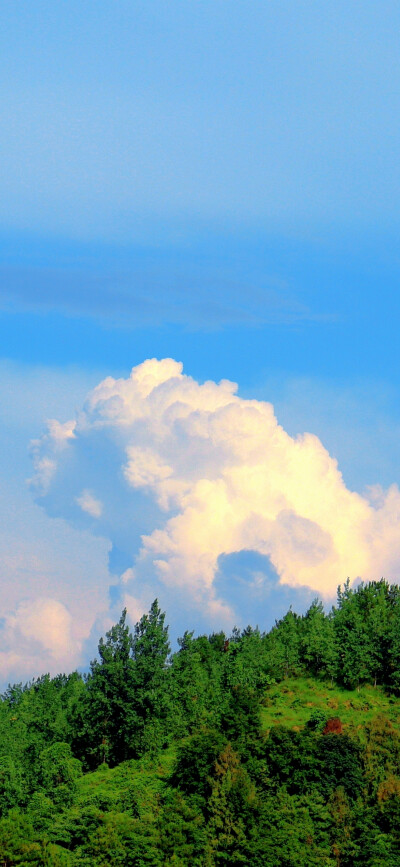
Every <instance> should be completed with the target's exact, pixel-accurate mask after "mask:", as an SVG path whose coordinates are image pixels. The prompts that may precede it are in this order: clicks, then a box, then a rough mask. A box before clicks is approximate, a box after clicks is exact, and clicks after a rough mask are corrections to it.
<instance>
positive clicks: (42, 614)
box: [0, 597, 81, 678]
mask: <svg viewBox="0 0 400 867" xmlns="http://www.w3.org/2000/svg"><path fill="white" fill-rule="evenodd" d="M0 636H1V648H2V649H1V651H0V675H1V677H4V678H6V677H7V678H10V676H11V675H12V674H15V673H17V674H18V675H19V676H22V675H24V676H25V677H27V678H30V677H32V676H34V675H39V674H43V673H44V672H49V673H50V674H52V675H54V674H56V673H58V672H59V671H63V670H69V669H70V668H71V667H73V666H74V665H76V664H77V663H78V662H79V661H80V653H81V643H80V641H79V640H78V638H77V637H76V635H75V634H74V624H73V620H72V617H71V614H70V613H69V611H68V610H67V608H66V607H65V605H63V604H62V603H61V602H59V601H58V600H56V599H51V598H47V597H39V598H36V599H29V600H24V601H22V602H20V603H19V605H18V606H17V608H16V609H15V611H13V612H11V613H9V614H8V615H7V616H6V617H5V618H4V620H3V622H2V625H1V628H0Z"/></svg>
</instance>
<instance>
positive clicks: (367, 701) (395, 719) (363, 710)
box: [261, 678, 400, 740]
mask: <svg viewBox="0 0 400 867" xmlns="http://www.w3.org/2000/svg"><path fill="white" fill-rule="evenodd" d="M316 710H319V711H323V713H324V714H326V716H327V717H339V718H340V720H341V722H342V725H343V730H344V732H346V733H347V734H349V735H352V734H355V733H357V734H358V736H359V737H360V739H361V740H362V739H363V731H364V730H365V726H366V725H367V724H368V723H370V722H371V721H372V719H373V718H374V717H376V716H377V715H378V714H383V715H384V716H386V717H387V718H388V719H390V721H391V723H392V724H393V725H394V727H395V728H396V729H397V730H398V731H400V699H398V698H394V697H392V696H388V695H387V694H385V693H384V692H383V690H382V689H381V688H380V687H376V688H374V687H373V686H363V687H361V688H360V690H347V689H340V688H339V687H338V686H335V685H331V684H330V683H326V682H322V681H318V680H313V679H311V678H290V679H288V680H285V681H283V682H282V683H280V684H277V685H276V686H273V687H271V688H270V690H269V691H268V693H267V695H266V698H265V706H264V707H263V708H262V711H261V713H262V726H263V729H264V731H268V730H269V729H270V728H271V727H272V726H274V725H283V726H286V727H287V728H291V729H300V728H302V727H303V726H304V725H305V724H306V722H307V720H309V718H310V716H311V715H312V713H313V712H314V711H316Z"/></svg>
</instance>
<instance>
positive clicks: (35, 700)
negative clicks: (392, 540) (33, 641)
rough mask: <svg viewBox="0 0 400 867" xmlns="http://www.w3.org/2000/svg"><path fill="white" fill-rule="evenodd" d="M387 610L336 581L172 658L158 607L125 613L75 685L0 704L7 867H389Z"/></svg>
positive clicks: (393, 811) (386, 596) (14, 692)
mask: <svg viewBox="0 0 400 867" xmlns="http://www.w3.org/2000/svg"><path fill="white" fill-rule="evenodd" d="M399 605H400V603H399V593H398V590H397V588H392V587H389V586H388V585H387V584H385V582H376V583H374V584H370V585H365V586H364V585H361V586H360V587H359V588H358V589H357V591H351V590H350V589H349V587H347V588H345V590H344V591H339V596H338V607H337V608H335V609H333V610H332V611H331V612H330V613H329V614H325V612H324V611H323V608H322V606H321V604H320V603H318V602H315V603H313V605H312V606H311V607H310V609H309V611H308V612H307V613H306V614H305V615H304V616H301V617H300V616H298V615H296V614H294V613H293V612H292V611H289V612H288V613H287V615H286V616H285V617H284V618H283V619H282V620H281V621H279V622H278V623H277V624H276V626H275V627H274V628H273V630H271V632H270V633H267V634H262V633H260V632H259V630H257V629H252V628H250V627H248V628H247V629H245V630H243V631H242V632H239V630H234V631H233V633H232V635H231V636H229V637H227V636H225V635H224V633H222V632H221V633H213V634H212V635H210V636H199V637H197V638H195V637H193V635H192V633H189V632H186V633H185V634H184V636H183V637H182V639H181V640H180V642H179V650H178V651H177V652H176V653H174V654H173V655H172V656H171V655H170V651H169V642H168V629H167V627H166V626H165V615H164V614H163V613H162V612H161V611H160V609H159V607H158V603H157V601H155V602H154V603H153V606H152V607H151V610H150V612H149V614H148V615H145V616H144V617H143V618H142V619H141V621H140V622H139V623H138V624H136V626H135V629H134V632H133V634H132V633H131V632H130V629H129V627H128V625H127V623H126V612H123V614H122V616H121V619H120V621H119V623H118V624H116V625H115V626H114V627H113V628H112V629H111V630H110V631H109V632H108V633H107V635H106V637H105V639H100V642H99V656H98V659H96V660H94V661H93V663H92V664H91V669H90V672H89V673H88V675H87V677H86V678H82V677H81V676H80V675H79V674H77V673H76V672H75V673H73V674H71V675H68V676H66V675H60V676H58V677H56V678H50V677H49V676H48V675H45V676H43V677H42V678H39V679H38V680H35V681H33V682H31V683H29V684H26V685H25V686H23V685H21V684H17V685H14V686H10V687H9V688H8V690H7V691H6V693H5V694H4V695H3V697H2V701H1V702H0V814H1V816H0V854H1V858H2V861H3V864H5V865H7V867H11V865H17V864H18V865H28V864H29V865H56V867H57V865H70V867H80V865H93V867H106V865H107V867H114V865H127V867H145V865H152V867H161V865H162V867H192V865H193V867H218V865H226V864H232V865H254V867H265V865H268V867H320V865H326V867H398V864H399V863H400V830H399V829H400V696H399V695H398V687H397V684H398V682H399V674H400V672H399V667H398V665H397V653H398V650H397V648H398V644H397V642H398V634H399V633H398V630H397V624H398V622H399V619H398V618H399ZM379 625H380V628H379V630H378V626H379ZM352 684H353V686H352Z"/></svg>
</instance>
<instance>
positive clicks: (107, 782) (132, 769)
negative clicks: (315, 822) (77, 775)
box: [78, 678, 400, 818]
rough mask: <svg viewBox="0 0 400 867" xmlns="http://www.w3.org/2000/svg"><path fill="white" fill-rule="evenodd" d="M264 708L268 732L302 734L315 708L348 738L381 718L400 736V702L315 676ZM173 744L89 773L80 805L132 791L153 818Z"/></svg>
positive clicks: (291, 682) (286, 684)
mask: <svg viewBox="0 0 400 867" xmlns="http://www.w3.org/2000/svg"><path fill="white" fill-rule="evenodd" d="M264 702H265V703H264V706H263V707H262V709H261V721H262V728H263V730H264V732H266V733H267V732H268V731H269V730H270V729H271V728H272V726H274V725H283V726H286V727H287V728H290V729H294V730H296V729H297V730H299V729H301V728H302V727H303V726H304V725H305V724H306V722H307V721H308V720H309V718H310V716H311V715H312V713H313V712H314V711H316V710H321V711H323V712H324V713H325V714H326V716H327V718H329V717H339V718H340V720H341V722H342V725H343V730H344V732H346V733H347V734H349V735H350V736H351V735H353V734H357V735H358V736H359V737H360V739H361V740H363V732H364V730H365V726H366V725H367V724H368V723H370V722H371V721H372V719H373V718H374V717H376V716H378V715H379V714H384V716H386V717H387V718H388V719H390V721H391V722H392V724H393V725H394V727H395V728H396V729H397V730H398V731H399V732H400V699H398V698H393V697H391V696H388V695H387V694H385V693H384V692H383V690H382V689H381V688H380V687H376V688H374V687H372V686H364V687H361V688H360V690H359V691H357V690H353V691H352V690H344V689H340V688H339V687H337V686H332V685H331V684H330V683H327V682H322V681H317V680H313V679H312V678H290V679H288V680H285V681H283V682H282V683H280V684H277V685H276V686H272V687H270V689H269V690H268V692H267V693H266V696H265V700H264ZM175 755H176V748H175V746H171V747H169V748H168V749H167V750H164V751H163V752H162V753H161V754H160V755H159V756H158V757H157V759H156V760H154V759H150V758H144V759H141V760H139V761H129V762H123V763H122V764H121V765H119V766H118V767H116V768H108V767H107V766H104V767H103V766H101V767H100V768H98V769H97V770H96V771H94V772H93V773H90V774H86V775H85V776H84V777H83V778H82V780H81V781H80V784H79V795H78V803H79V801H81V803H82V802H84V801H86V802H87V800H88V798H90V797H94V798H96V800H97V799H98V798H100V800H102V799H104V801H105V802H108V803H109V805H110V806H109V809H112V806H111V804H112V802H113V801H114V800H115V801H117V800H119V799H120V798H121V791H123V790H125V789H126V790H127V792H128V789H131V788H132V789H133V792H134V795H135V800H136V801H137V803H138V805H139V808H140V811H141V815H142V816H143V818H145V817H146V815H148V817H149V818H150V817H151V816H152V815H154V808H155V806H156V803H157V802H158V800H159V798H160V795H161V794H162V791H163V789H164V786H165V782H166V780H167V778H168V777H169V775H170V773H171V770H172V767H173V763H174V758H175Z"/></svg>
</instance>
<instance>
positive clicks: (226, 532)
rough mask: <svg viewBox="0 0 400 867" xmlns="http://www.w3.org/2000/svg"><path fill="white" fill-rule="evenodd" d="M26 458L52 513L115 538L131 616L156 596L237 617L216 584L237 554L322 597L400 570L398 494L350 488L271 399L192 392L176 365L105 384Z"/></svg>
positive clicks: (205, 388) (219, 386) (221, 387)
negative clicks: (282, 421) (289, 428)
mask: <svg viewBox="0 0 400 867" xmlns="http://www.w3.org/2000/svg"><path fill="white" fill-rule="evenodd" d="M34 462H35V475H34V478H33V482H32V485H33V487H34V490H35V491H36V495H37V497H38V499H39V500H40V501H41V502H42V503H43V505H44V506H45V508H46V509H47V510H48V512H49V513H50V514H57V515H60V516H62V517H64V518H67V519H68V520H71V521H72V522H74V523H76V524H77V525H79V526H81V525H82V522H84V521H85V520H88V521H89V519H90V517H92V518H93V517H95V518H96V532H98V533H99V534H101V535H103V536H105V537H107V538H109V539H110V540H111V543H112V545H113V551H114V554H115V555H116V554H117V553H118V556H119V555H121V556H120V561H121V562H124V568H123V569H120V572H122V573H123V576H122V580H121V582H120V594H121V595H120V598H121V599H125V601H126V602H127V604H129V607H130V608H131V609H132V610H135V611H141V610H142V609H143V607H146V604H147V603H148V600H149V598H150V596H151V593H152V592H153V591H154V589H156V590H157V588H158V589H160V588H161V592H160V596H161V597H162V598H165V599H167V598H168V599H172V600H175V603H176V602H179V605H180V606H181V607H182V606H183V607H184V606H186V605H192V606H198V607H199V608H201V610H202V612H203V613H206V614H207V615H209V616H210V617H211V616H215V617H216V618H222V619H225V620H229V619H232V618H235V617H236V619H240V610H239V609H240V605H238V604H237V600H236V599H235V600H234V603H233V601H232V599H233V597H232V599H231V598H230V593H229V581H226V580H225V581H224V582H223V588H224V590H223V594H222V593H221V582H219V581H218V576H219V574H220V565H221V562H222V559H223V557H226V556H227V555H232V554H235V553H238V552H243V551H248V552H256V553H257V554H259V555H261V556H262V557H263V558H266V560H267V561H268V563H269V564H271V567H272V568H273V570H274V572H275V573H276V575H277V576H278V577H279V582H280V584H281V585H286V586H291V587H293V588H297V589H299V588H301V587H305V588H311V589H312V590H313V591H317V592H319V593H320V594H323V595H326V596H330V595H332V594H333V593H334V592H335V589H336V587H337V585H338V584H339V583H341V582H342V581H344V580H345V578H346V577H347V576H349V577H350V578H351V579H356V578H357V577H360V576H361V577H362V578H364V579H369V578H377V577H380V576H381V575H382V574H384V575H385V577H387V578H388V579H396V578H397V575H398V566H399V564H400V542H399V537H398V522H399V517H400V493H399V490H398V488H397V486H395V485H393V486H391V487H390V488H389V489H388V490H387V491H383V490H381V489H374V490H371V491H370V492H369V493H368V495H363V496H362V495H361V494H359V493H356V492H354V491H351V490H349V489H348V488H347V487H346V485H345V483H344V480H343V478H342V475H341V473H340V470H339V468H338V466H337V462H336V460H335V459H334V458H333V457H331V455H330V454H329V453H328V451H327V450H326V449H325V448H324V446H323V444H322V443H321V441H320V440H319V439H318V438H317V437H316V436H314V435H312V434H311V433H304V434H302V435H300V436H296V437H291V436H289V434H288V433H287V432H286V431H285V430H284V429H283V428H282V427H281V426H280V425H279V423H278V421H277V419H276V417H275V414H274V410H273V407H272V405H271V404H270V403H267V402H264V401H260V400H244V399H242V398H241V397H239V396H238V395H237V386H236V385H235V384H234V383H232V382H229V381H227V380H222V381H221V382H219V383H215V382H211V381H208V382H205V383H203V384H200V383H198V382H196V381H195V380H194V379H192V378H191V377H190V376H187V375H184V374H183V371H182V365H181V364H179V363H178V362H176V361H174V360H173V359H163V360H162V361H158V360H156V359H150V360H147V361H145V362H144V363H143V364H141V365H139V366H137V367H135V368H133V370H132V372H131V375H130V376H129V377H128V378H127V379H113V378H112V377H108V378H106V379H105V380H103V381H102V382H101V383H100V384H99V385H98V386H97V387H96V388H95V389H94V390H93V391H92V392H90V394H89V395H88V397H87V400H86V403H85V404H84V406H83V408H82V411H81V412H79V413H78V415H77V417H76V419H75V420H74V421H72V422H68V423H66V424H65V425H62V426H60V425H58V426H57V425H56V424H55V423H54V422H52V423H51V425H50V426H49V428H48V431H47V433H46V434H45V436H44V437H43V438H42V440H41V441H37V442H36V443H35V447H34ZM49 467H51V472H49ZM85 513H86V514H85ZM92 524H93V521H92V522H91V525H92ZM87 526H89V524H88V525H87ZM117 559H118V557H117ZM262 584H263V582H262V581H261V579H260V577H259V575H258V576H257V575H256V576H255V579H254V581H250V582H247V583H246V587H245V590H244V592H245V593H246V596H247V597H248V596H249V594H250V595H251V594H252V593H254V599H255V603H256V605H257V606H258V607H259V605H260V586H262ZM163 594H164V595H163ZM238 615H239V616H238ZM258 619H260V618H258ZM260 625H261V624H260Z"/></svg>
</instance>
